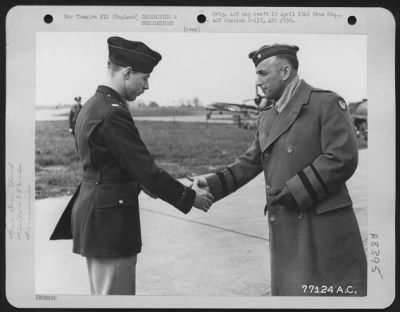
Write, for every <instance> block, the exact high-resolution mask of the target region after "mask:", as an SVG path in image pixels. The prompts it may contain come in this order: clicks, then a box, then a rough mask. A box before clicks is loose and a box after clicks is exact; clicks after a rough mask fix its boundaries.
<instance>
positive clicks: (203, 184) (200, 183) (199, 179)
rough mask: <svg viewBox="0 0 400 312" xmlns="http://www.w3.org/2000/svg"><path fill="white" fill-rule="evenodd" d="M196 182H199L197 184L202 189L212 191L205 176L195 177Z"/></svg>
mask: <svg viewBox="0 0 400 312" xmlns="http://www.w3.org/2000/svg"><path fill="white" fill-rule="evenodd" d="M194 183H197V186H199V187H200V188H201V189H203V190H206V191H207V192H210V187H209V185H208V182H207V180H206V178H205V177H200V176H199V177H195V178H194Z"/></svg>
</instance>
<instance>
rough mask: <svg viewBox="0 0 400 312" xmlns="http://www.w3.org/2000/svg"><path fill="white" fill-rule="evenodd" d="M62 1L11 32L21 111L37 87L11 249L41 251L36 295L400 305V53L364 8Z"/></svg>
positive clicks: (99, 302)
mask: <svg viewBox="0 0 400 312" xmlns="http://www.w3.org/2000/svg"><path fill="white" fill-rule="evenodd" d="M51 9H52V10H53V11H51V10H50V11H48V12H53V14H47V15H46V14H44V13H45V12H47V11H46V10H45V8H41V9H40V10H38V11H37V15H38V16H39V17H41V19H42V20H41V21H37V22H35V23H37V24H39V22H40V23H41V24H40V26H38V27H37V29H34V30H31V32H30V33H29V34H30V35H29V36H28V37H29V40H28V41H27V42H28V47H27V49H28V50H26V49H25V50H24V51H20V50H17V49H19V48H21V45H22V44H19V43H15V45H14V46H12V48H13V49H14V50H17V51H19V52H16V53H17V54H18V53H20V54H21V56H22V58H23V57H24V56H26V58H25V59H24V62H26V63H29V62H31V61H33V63H32V64H30V66H31V67H30V70H29V74H30V76H31V77H30V78H31V79H29V78H22V80H23V79H26V80H27V86H26V87H25V88H26V89H25V91H23V90H24V89H23V88H22V89H19V88H17V86H16V83H17V82H19V80H18V78H17V75H16V73H17V72H16V71H13V70H10V71H9V75H8V76H7V78H8V81H10V82H11V84H10V85H9V90H10V92H9V97H8V99H9V100H8V101H7V108H9V107H11V106H10V103H15V102H16V101H18V99H20V98H23V94H22V93H23V92H26V94H29V95H32V96H33V97H32V99H33V101H31V103H23V104H19V105H18V106H15V105H14V106H12V107H13V108H12V109H9V110H8V115H7V129H8V130H9V131H8V132H7V143H8V147H7V159H6V174H7V177H6V179H7V187H8V188H7V229H6V239H7V244H8V247H9V248H8V249H7V250H11V249H12V251H10V252H9V254H13V255H15V254H17V253H18V252H22V253H23V254H24V255H25V253H28V252H29V254H30V256H27V255H25V256H24V257H18V260H17V262H13V260H11V256H9V257H8V259H7V263H8V264H10V263H13V264H12V265H17V264H16V263H18V265H17V266H18V267H21V266H22V265H23V261H24V259H26V258H25V257H30V259H31V260H33V263H31V264H30V266H29V272H30V274H31V278H30V282H28V284H29V286H27V287H30V290H29V291H30V292H32V294H33V297H34V298H35V299H34V300H35V302H36V304H38V305H39V306H48V307H50V306H60V307H98V306H103V307H113V306H115V305H114V304H116V306H117V307H162V306H168V307H188V306H192V307H233V306H235V307H241V306H243V307H244V306H245V307H296V303H295V302H294V301H291V300H293V298H291V297H302V300H303V299H304V300H306V301H305V302H306V303H307V306H309V307H324V304H325V303H326V304H327V305H328V306H332V304H333V302H334V303H335V306H337V307H338V308H342V307H372V306H373V304H371V302H372V301H373V300H376V298H377V297H381V298H382V301H381V303H378V306H387V305H388V304H390V302H391V300H393V298H394V297H393V298H392V297H391V294H394V286H393V285H394V284H392V282H394V253H395V251H394V250H390V251H389V250H388V249H390V246H392V245H391V244H392V243H393V242H394V223H393V224H392V223H391V222H394V220H393V218H394V211H395V210H394V196H395V193H394V186H393V189H392V186H391V187H388V188H384V190H382V189H379V185H380V183H389V182H390V181H392V179H393V182H394V176H392V173H391V171H390V166H391V164H394V162H393V163H392V161H394V152H393V151H394V149H393V150H392V147H385V148H387V151H388V153H382V152H377V147H379V146H381V145H382V139H381V138H380V139H379V135H380V133H382V131H391V130H393V129H394V117H393V116H392V115H393V113H394V81H389V80H388V81H381V82H380V84H379V85H377V84H376V81H377V80H378V79H379V77H380V76H381V75H382V74H383V73H386V72H390V70H391V69H390V66H388V67H385V66H383V68H378V66H377V64H376V63H372V62H371V55H374V53H378V52H379V51H380V49H383V50H386V51H389V52H387V53H388V55H389V57H388V58H387V59H388V61H390V57H393V60H392V61H393V62H394V49H393V51H392V50H391V47H392V44H393V43H392V42H390V41H389V40H387V41H384V40H385V38H383V39H382V38H381V40H382V41H384V42H387V46H386V47H381V48H378V47H375V48H371V44H370V40H371V38H376V37H377V36H378V35H379V30H376V31H375V32H372V31H370V32H368V31H365V29H366V28H365V27H366V26H365V21H363V17H364V18H365V19H367V18H368V17H369V16H370V15H369V11H365V12H364V11H362V10H361V9H360V12H359V15H357V16H358V19H357V18H356V17H354V16H351V17H353V18H354V19H355V20H353V19H351V18H348V17H349V16H350V15H351V14H348V11H349V10H346V9H342V10H341V9H339V8H336V9H332V10H329V9H326V8H325V9H321V8H319V9H318V8H316V9H313V8H305V9H303V10H302V9H301V8H296V9H294V8H293V9H291V8H284V9H282V8H247V9H246V8H195V7H192V8H190V10H189V9H188V10H187V11H186V10H184V9H183V8H161V7H160V8H153V10H150V8H140V7H139V8H134V7H132V8H131V9H128V8H126V10H123V11H122V12H121V11H120V10H118V9H117V8H100V7H99V8H95V9H94V8H88V7H81V8H79V9H78V8H76V10H74V8H73V7H68V9H66V8H57V9H55V8H51ZM378 11H379V10H378ZM117 12H119V13H117ZM19 14H26V12H25V11H24V10H23V9H22V10H21V11H18V10H17V12H16V13H15V16H14V18H13V17H12V16H11V17H9V19H10V22H9V23H12V21H13V20H15V18H16V17H17V16H18V15H19ZM307 14H308V15H307ZM354 14H355V13H354ZM374 14H375V16H378V17H379V16H380V15H379V14H381V18H382V19H384V16H385V14H387V13H386V12H382V11H379V12H375V13H374ZM321 19H324V20H326V21H327V22H326V25H324V26H323V27H321V28H320V29H318V30H317V29H316V28H315V21H319V20H321ZM339 20H342V22H341V24H340V26H338V27H339V28H338V29H339V30H336V31H335V30H334V28H332V29H329V24H332V27H333V26H334V25H336V24H338V22H337V21H339ZM308 22H309V24H308ZM357 22H358V23H359V25H360V26H359V27H360V28H359V29H358V28H357ZM291 23H292V24H291ZM296 23H298V24H299V25H298V26H296ZM290 24H291V25H290ZM35 25H36V24H35ZM108 25H111V26H110V27H108ZM129 25H132V26H131V27H130V28H129ZM53 26H54V27H53ZM89 26H90V27H89ZM178 26H179V27H178ZM181 26H182V27H181ZM389 26H390V23H389ZM389 26H388V28H390V27H389ZM52 27H53V28H52ZM346 27H348V28H346ZM352 27H353V28H352ZM363 27H364V28H363ZM382 27H384V25H382ZM367 29H369V28H367ZM393 30H394V28H393ZM20 31H21V33H24V32H27V30H25V29H22V30H20ZM12 43H13V42H12V41H11V44H12ZM377 51H378V52H377ZM19 59H21V58H19ZM16 63H17V58H16V57H14V58H11V59H10V60H7V65H8V66H9V68H15V67H13V65H15V64H16ZM14 72H15V73H14ZM372 74H375V75H374V76H373V77H372V76H371V75H372ZM389 76H390V75H389ZM393 78H394V76H393ZM386 82H387V83H386ZM19 83H21V82H19ZM22 83H23V81H22ZM384 84H386V86H385V87H384V88H386V89H385V91H386V92H382V93H380V94H378V93H377V90H378V89H379V88H383V85H384ZM384 97H386V98H387V101H386V103H385V104H383V103H382V102H383V100H384V99H383V98H384ZM377 99H379V100H380V101H382V102H381V103H379V104H378V103H376V101H377ZM370 103H371V105H369V104H370ZM25 105H26V107H29V108H28V109H27V111H28V112H29V114H28V115H29V116H26V117H25V118H28V122H27V125H26V126H25V128H23V129H22V130H21V131H20V132H18V133H17V132H13V133H12V134H11V131H10V129H15V120H16V116H18V112H19V111H21V110H24V109H25V108H24V106H25ZM379 105H381V111H380V112H379V114H375V112H376V111H377V109H376V107H377V106H379ZM374 107H375V108H374ZM371 112H374V114H372V113H371ZM382 121H384V122H385V123H386V126H387V127H386V129H382V128H383V127H382ZM375 129H379V130H378V131H376V132H374V130H375ZM377 138H378V139H377ZM22 139H23V140H22ZM15 140H19V141H20V142H21V143H20V144H18V146H17V145H12V147H10V146H11V145H10V143H9V142H12V141H15ZM21 140H22V141H21ZM388 140H390V139H388ZM23 142H26V143H23ZM390 143H391V142H390ZM21 151H23V152H21ZM392 152H393V158H392V154H391V153H392ZM24 153H25V154H24ZM16 155H18V157H15V156H16ZM379 157H381V159H379ZM382 157H387V158H386V160H385V158H382ZM377 159H378V161H376V160H377ZM7 160H8V161H7ZM379 170H380V171H379ZM377 172H378V174H377ZM379 175H380V176H379ZM379 181H381V182H379ZM371 183H372V184H371ZM375 186H378V191H376V192H371V190H374V187H375ZM383 195H385V198H386V203H388V205H386V206H385V208H382V206H380V205H379V204H378V200H379V198H381V197H382V196H383ZM391 204H392V205H391ZM24 207H27V208H24ZM379 210H380V212H379ZM391 228H392V229H393V233H391V230H390V229H391ZM22 241H23V243H21V242H22ZM18 244H20V245H18ZM22 245H23V246H25V247H24V251H17V249H18V248H19V247H17V246H22ZM10 246H14V247H10ZM385 248H386V251H383V250H384V249H385ZM393 248H394V245H393ZM7 252H8V251H7ZM383 255H385V256H383ZM26 270H28V269H26ZM17 275H18V273H16V272H15V271H14V272H13V273H12V274H11V275H10V276H13V277H14V276H17ZM7 286H8V288H9V289H11V292H12V293H13V292H14V291H16V288H17V287H16V284H15V282H13V281H11V282H9V283H8V285H7ZM382 293H384V294H385V295H384V296H383V297H382ZM316 297H318V298H319V299H317V298H316ZM321 297H324V301H321ZM14 298H17V299H15V300H19V299H18V298H19V296H18V295H17V296H16V297H14ZM117 298H118V300H116V299H117ZM153 298H158V299H157V301H158V302H155V301H154V299H153ZM205 298H206V299H205ZM21 300H22V299H21ZM57 304H58V305H57ZM21 306H23V304H22V305H21Z"/></svg>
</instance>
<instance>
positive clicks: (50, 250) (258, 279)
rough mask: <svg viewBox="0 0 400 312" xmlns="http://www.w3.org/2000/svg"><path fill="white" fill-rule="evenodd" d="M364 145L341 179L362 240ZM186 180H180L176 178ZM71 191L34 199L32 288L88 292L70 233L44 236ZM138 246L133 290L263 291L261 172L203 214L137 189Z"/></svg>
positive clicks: (265, 248) (265, 255) (266, 273)
mask: <svg viewBox="0 0 400 312" xmlns="http://www.w3.org/2000/svg"><path fill="white" fill-rule="evenodd" d="M367 153H368V150H362V151H360V159H359V166H358V169H357V171H356V172H355V174H354V175H353V177H352V178H351V179H350V181H348V183H347V185H348V187H349V191H350V194H351V196H352V199H353V202H354V208H355V211H356V215H357V219H358V222H359V225H360V230H361V233H362V237H363V240H364V244H365V247H366V240H367V199H368V185H367V181H368V179H367V172H368V154H367ZM182 182H184V183H188V182H189V181H187V180H182ZM69 199H70V197H69V196H68V197H58V198H49V199H43V200H36V203H35V205H36V206H35V226H36V228H35V243H36V264H35V265H36V277H35V281H36V293H37V294H78V295H88V294H90V287H89V281H88V274H87V268H86V261H85V258H83V257H81V256H79V255H76V254H73V253H72V251H71V250H72V243H71V241H70V240H60V241H50V240H49V236H50V234H51V232H52V230H53V228H54V226H55V225H56V223H57V221H58V219H59V217H60V216H61V214H62V211H63V209H64V207H65V206H66V204H67V202H68V200H69ZM139 200H140V205H141V210H140V213H141V216H140V217H141V226H142V240H143V249H142V252H141V253H140V254H139V256H138V264H137V295H159V296H162V295H169V296H185V295H186V296H189V295H190V296H263V295H269V294H270V256H269V245H268V244H269V242H268V222H267V218H266V217H265V216H264V214H263V210H264V205H265V193H264V177H263V174H260V175H259V176H258V177H257V178H255V179H254V180H252V181H251V182H249V183H248V184H247V185H245V186H244V187H242V188H241V189H240V190H238V191H237V192H235V193H234V194H232V195H230V196H228V197H227V198H225V199H223V200H221V201H219V202H217V203H215V204H214V205H213V206H212V207H211V209H210V211H209V212H208V213H204V212H202V211H200V210H197V209H195V208H194V209H193V210H192V211H191V212H190V213H189V214H188V215H184V214H182V213H180V212H179V211H178V210H176V209H175V208H174V207H172V206H170V205H169V204H167V203H165V202H163V201H161V200H160V199H157V200H156V199H153V198H150V197H148V196H147V195H146V194H143V193H141V195H140V198H139Z"/></svg>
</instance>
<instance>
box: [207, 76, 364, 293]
mask: <svg viewBox="0 0 400 312" xmlns="http://www.w3.org/2000/svg"><path fill="white" fill-rule="evenodd" d="M357 161H358V149H357V143H356V138H355V134H354V130H353V126H352V122H351V119H350V115H349V113H348V111H347V107H346V104H345V102H344V101H343V99H342V98H340V97H339V96H338V95H336V94H335V93H333V92H329V91H324V90H318V89H314V88H312V87H311V86H310V85H308V84H307V83H306V82H304V81H303V80H302V81H301V82H300V84H299V86H298V87H297V89H296V91H295V93H294V95H293V96H292V98H291V99H290V100H289V102H288V104H287V106H286V107H285V109H284V110H283V111H282V112H281V113H280V114H278V113H277V112H276V110H275V109H274V108H270V109H267V110H265V111H263V112H261V114H260V116H259V119H258V130H257V133H256V137H255V140H254V142H253V143H252V145H251V147H250V148H249V149H248V150H247V152H246V153H245V154H244V155H243V156H241V157H239V158H238V159H237V161H236V162H235V163H233V164H231V165H229V166H228V167H227V168H226V169H224V170H222V171H220V172H218V173H217V174H214V175H211V176H209V177H208V178H207V180H208V183H209V186H210V190H211V193H212V194H213V195H214V197H215V199H216V200H218V199H221V198H223V197H224V196H226V195H228V194H229V193H231V192H233V191H235V190H236V189H238V188H240V187H242V186H243V185H244V184H246V183H247V182H248V181H250V180H251V179H253V178H254V177H255V176H257V175H258V174H259V173H260V172H261V171H264V175H265V188H266V201H267V205H266V207H265V208H266V209H267V210H268V224H269V241H270V251H271V275H272V276H271V289H272V295H318V294H324V295H339V296H340V295H365V294H366V274H367V266H366V256H365V251H364V248H363V243H362V239H361V235H360V230H359V226H358V223H357V220H356V217H355V213H354V210H353V207H352V201H351V198H350V196H349V193H348V190H347V188H346V185H345V182H346V181H347V180H348V179H349V178H350V177H351V176H352V174H353V173H354V171H355V169H356V167H357ZM285 185H286V186H287V188H288V189H289V191H290V193H291V194H292V196H293V197H294V199H295V202H296V203H297V205H296V206H295V207H286V206H283V205H281V204H279V205H271V204H269V202H272V200H271V199H272V195H271V194H275V193H276V192H277V191H278V190H281V189H282V188H283V187H284V186H285ZM214 209H217V207H215V208H214ZM316 287H317V288H316ZM321 292H322V293H321Z"/></svg>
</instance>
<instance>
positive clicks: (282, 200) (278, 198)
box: [270, 185, 298, 208]
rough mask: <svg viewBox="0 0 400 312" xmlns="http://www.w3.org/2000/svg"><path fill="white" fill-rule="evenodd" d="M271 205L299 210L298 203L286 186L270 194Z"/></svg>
mask: <svg viewBox="0 0 400 312" xmlns="http://www.w3.org/2000/svg"><path fill="white" fill-rule="evenodd" d="M270 205H282V206H285V207H293V208H297V207H298V206H297V202H296V200H295V199H294V197H293V195H292V194H291V193H290V191H289V188H288V187H287V186H286V185H285V186H284V187H283V188H282V189H281V190H278V191H276V192H274V193H271V194H270Z"/></svg>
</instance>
